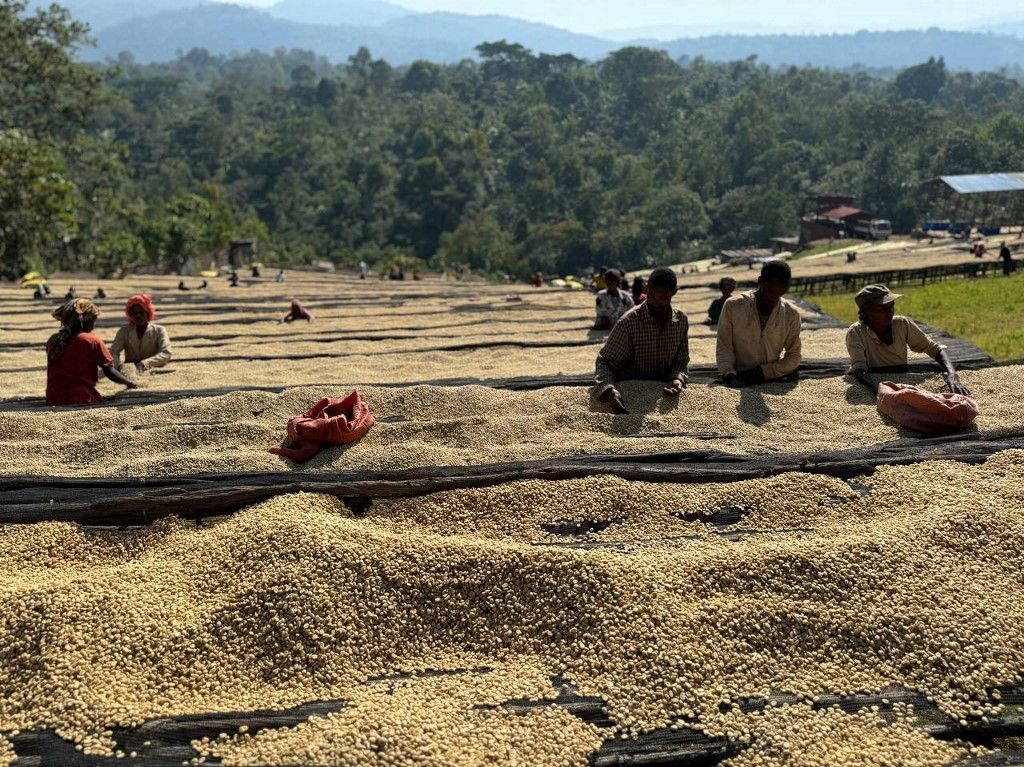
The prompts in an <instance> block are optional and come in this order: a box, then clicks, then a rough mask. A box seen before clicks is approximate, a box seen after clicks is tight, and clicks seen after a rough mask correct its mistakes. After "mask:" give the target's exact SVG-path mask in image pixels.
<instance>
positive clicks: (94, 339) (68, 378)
mask: <svg viewBox="0 0 1024 767" xmlns="http://www.w3.org/2000/svg"><path fill="white" fill-rule="evenodd" d="M53 316H54V318H55V319H57V320H60V324H61V329H60V330H58V331H57V332H56V333H54V334H53V335H52V336H51V337H50V340H49V341H47V342H46V363H47V364H46V404H47V405H93V404H95V403H97V402H101V401H102V397H100V393H99V392H98V391H96V381H97V380H98V378H99V375H98V372H97V371H99V370H102V371H103V375H105V376H106V377H107V378H109V379H110V380H111V381H113V382H114V383H119V384H123V385H124V386H125V387H126V388H128V389H134V388H136V384H135V383H134V382H133V381H132V380H131V379H130V378H126V377H125V376H123V375H122V374H121V373H120V372H119V371H117V370H115V369H114V367H113V364H114V358H113V357H111V356H110V352H109V351H108V349H107V346H106V344H104V343H103V340H102V339H101V338H100V337H99V336H97V335H95V334H94V333H93V332H92V329H93V327H94V326H95V325H96V318H97V317H99V316H100V312H99V309H97V308H96V304H94V303H93V302H92V301H90V300H89V299H87V298H76V299H72V300H70V301H68V302H67V303H65V304H63V305H62V306H60V307H58V308H57V309H56V310H54V312H53Z"/></svg>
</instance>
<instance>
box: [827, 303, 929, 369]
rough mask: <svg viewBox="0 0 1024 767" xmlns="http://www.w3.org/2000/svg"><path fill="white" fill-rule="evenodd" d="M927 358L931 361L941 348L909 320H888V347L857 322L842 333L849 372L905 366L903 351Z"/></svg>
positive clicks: (898, 316) (873, 333) (905, 359)
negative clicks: (889, 321)
mask: <svg viewBox="0 0 1024 767" xmlns="http://www.w3.org/2000/svg"><path fill="white" fill-rule="evenodd" d="M908 349H910V350H913V351H915V352H918V353H920V354H927V355H928V356H929V357H932V358H933V359H934V358H935V357H938V356H939V352H941V351H942V349H943V347H942V346H940V345H939V344H937V343H935V342H934V341H933V340H932V339H930V338H929V337H928V336H927V335H926V334H925V332H924V331H923V330H921V328H919V327H918V326H917V323H916V322H914V321H913V320H912V319H910V318H909V317H903V316H901V315H898V314H897V315H896V316H895V317H893V318H892V343H891V344H887V343H883V342H882V339H880V338H879V337H878V336H877V335H875V331H873V330H872V329H871V328H869V327H868V326H867V325H865V324H864V323H863V322H857V323H854V324H853V325H851V326H850V328H849V330H847V331H846V350H847V351H848V352H849V353H850V370H870V369H872V368H889V367H899V366H902V365H906V364H907V350H908Z"/></svg>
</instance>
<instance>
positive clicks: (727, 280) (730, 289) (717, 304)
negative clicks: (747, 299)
mask: <svg viewBox="0 0 1024 767" xmlns="http://www.w3.org/2000/svg"><path fill="white" fill-rule="evenodd" d="M718 289H719V290H720V291H722V296H721V298H716V299H715V300H714V301H712V302H711V306H709V307H708V318H707V320H706V324H708V325H717V324H718V320H719V319H720V318H721V316H722V307H723V306H725V302H726V301H728V300H729V299H730V298H732V294H733V293H734V292H736V280H734V279H733V278H732V277H723V278H722V279H720V280H719V281H718Z"/></svg>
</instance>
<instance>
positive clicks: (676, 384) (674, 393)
mask: <svg viewBox="0 0 1024 767" xmlns="http://www.w3.org/2000/svg"><path fill="white" fill-rule="evenodd" d="M685 388H686V381H684V380H683V379H681V378H673V379H672V380H671V381H669V382H668V386H666V387H665V388H664V392H665V394H667V395H669V396H670V397H678V396H679V395H680V394H682V393H683V389H685Z"/></svg>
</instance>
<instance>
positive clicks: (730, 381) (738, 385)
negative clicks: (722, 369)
mask: <svg viewBox="0 0 1024 767" xmlns="http://www.w3.org/2000/svg"><path fill="white" fill-rule="evenodd" d="M722 383H724V384H725V385H726V386H729V387H732V388H733V389H742V388H743V382H742V381H741V380H740V377H739V376H738V375H736V374H735V373H729V375H727V376H726V377H725V378H723V379H722Z"/></svg>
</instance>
